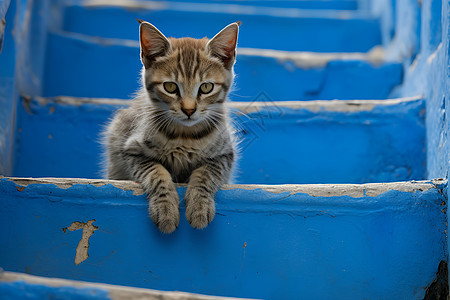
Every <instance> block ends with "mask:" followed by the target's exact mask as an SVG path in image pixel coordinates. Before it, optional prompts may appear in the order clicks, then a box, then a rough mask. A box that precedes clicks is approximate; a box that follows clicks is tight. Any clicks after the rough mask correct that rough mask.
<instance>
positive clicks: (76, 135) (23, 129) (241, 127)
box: [14, 97, 425, 184]
mask: <svg viewBox="0 0 450 300" xmlns="http://www.w3.org/2000/svg"><path fill="white" fill-rule="evenodd" d="M128 103H129V102H128V101H126V100H115V99H87V98H85V99H82V98H72V97H57V98H38V97H37V98H25V99H22V100H21V103H20V105H19V106H18V111H17V131H16V134H15V137H16V139H15V143H14V153H15V157H14V165H15V170H14V174H15V176H35V177H40V176H52V177H85V178H99V177H101V176H102V175H103V174H102V172H101V170H102V165H101V162H102V154H101V153H102V149H103V147H102V145H101V143H100V141H101V138H100V132H101V131H102V129H103V128H104V127H105V125H106V124H107V122H108V120H109V119H110V118H111V116H112V115H113V113H114V111H116V110H117V109H119V108H121V107H126V106H127V105H128ZM229 106H230V109H231V110H232V119H233V123H234V124H235V128H236V130H237V133H236V134H237V136H238V138H239V139H240V140H241V143H240V149H241V158H240V160H239V161H238V163H237V169H236V171H235V175H236V179H235V182H236V183H261V184H262V183H265V184H274V183H277V184H281V183H365V182H389V181H402V180H413V179H414V180H420V179H424V178H425V152H424V151H425V150H424V149H425V128H424V127H425V124H424V122H425V120H424V112H425V104H424V99H422V98H421V97H413V98H401V99H391V100H348V101H342V100H336V101H292V102H287V101H285V102H283V101H280V102H277V101H273V102H272V101H268V102H253V103H248V102H230V103H229Z"/></svg>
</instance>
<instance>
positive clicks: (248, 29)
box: [62, 2, 381, 52]
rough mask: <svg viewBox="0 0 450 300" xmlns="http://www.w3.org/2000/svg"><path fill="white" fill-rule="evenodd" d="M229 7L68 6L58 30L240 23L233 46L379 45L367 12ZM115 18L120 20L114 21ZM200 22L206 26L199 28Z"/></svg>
mask: <svg viewBox="0 0 450 300" xmlns="http://www.w3.org/2000/svg"><path fill="white" fill-rule="evenodd" d="M248 10H249V11H248V12H246V11H247V10H244V9H242V8H241V9H239V8H236V7H234V6H231V7H230V8H229V9H227V6H224V7H221V6H220V7H216V6H214V5H211V6H206V5H204V4H200V5H198V6H195V7H192V4H182V3H181V4H180V3H170V2H168V3H167V5H163V6H162V7H161V8H160V9H159V8H158V7H156V8H155V7H153V8H152V9H144V8H134V9H133V8H128V9H123V8H121V7H104V6H101V7H88V8H86V7H83V6H78V5H73V6H68V7H67V9H66V10H65V11H64V20H63V25H62V29H63V30H65V31H69V32H77V33H83V34H87V35H92V36H100V37H110V38H121V39H131V40H136V39H138V35H137V34H136V32H137V24H136V18H138V19H143V20H147V21H149V22H151V23H152V24H154V25H155V26H156V27H158V29H159V30H161V31H162V32H163V33H164V34H165V35H167V36H173V37H184V36H190V37H194V38H203V37H204V36H208V37H210V38H211V37H213V36H214V35H215V34H216V33H217V32H219V31H220V30H221V29H222V28H223V27H224V26H225V25H227V24H230V23H232V22H236V21H237V20H241V21H242V26H241V32H240V34H239V46H240V47H247V48H263V49H278V50H288V51H317V52H365V51H368V50H370V49H371V48H372V47H373V46H376V45H378V44H380V43H381V35H380V34H381V33H380V27H379V22H378V19H376V18H372V17H371V16H370V15H367V14H362V13H359V14H352V13H350V12H347V13H341V14H339V13H334V14H324V13H322V14H320V13H312V12H310V11H301V10H299V11H293V10H289V9H284V10H281V11H278V10H276V9H274V8H269V9H267V11H266V14H255V13H257V11H255V10H256V8H251V7H250V8H249V9H248ZM117 20H120V22H117ZM205 24H209V25H208V26H205Z"/></svg>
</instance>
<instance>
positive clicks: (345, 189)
mask: <svg viewBox="0 0 450 300" xmlns="http://www.w3.org/2000/svg"><path fill="white" fill-rule="evenodd" d="M3 180H6V181H12V182H14V184H16V186H17V190H18V191H23V190H24V189H25V188H26V187H28V186H29V185H33V184H49V185H55V186H57V187H58V188H60V189H64V190H66V189H69V188H71V187H72V186H74V185H93V186H95V187H102V186H106V185H112V186H114V187H116V188H118V189H122V190H124V191H132V194H133V195H134V196H140V195H143V194H144V191H143V190H142V188H141V186H140V184H139V183H137V182H134V181H128V180H106V179H86V178H26V177H5V176H0V183H1V181H3ZM445 185H447V180H446V179H442V178H439V179H433V180H421V181H405V182H387V183H365V184H280V185H262V184H225V185H223V186H222V188H221V190H222V191H229V190H235V189H237V190H247V191H253V190H262V191H264V192H268V193H272V194H281V193H286V192H288V193H289V194H290V195H295V194H306V195H308V196H311V197H341V196H349V197H351V198H361V197H377V196H379V195H381V194H384V193H386V192H388V191H390V190H394V191H399V192H406V193H414V192H416V191H420V192H426V191H428V190H430V189H439V186H441V187H442V186H445ZM185 187H186V185H184V184H178V188H185ZM440 194H442V193H441V192H440Z"/></svg>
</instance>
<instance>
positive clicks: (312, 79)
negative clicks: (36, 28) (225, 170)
mask: <svg viewBox="0 0 450 300" xmlns="http://www.w3.org/2000/svg"><path fill="white" fill-rule="evenodd" d="M132 45H134V46H132ZM132 45H125V44H119V43H113V44H110V45H105V44H102V42H99V41H94V40H92V39H89V38H86V37H80V36H70V35H59V34H51V35H50V36H49V42H48V48H47V58H46V61H47V62H48V63H47V69H46V76H45V78H44V96H49V97H52V96H60V95H66V96H74V97H107V98H123V99H127V98H129V97H130V96H131V95H132V93H134V92H135V91H136V89H137V88H138V86H139V83H138V82H140V78H139V74H140V71H141V68H142V64H141V62H140V54H139V46H138V44H137V42H136V43H135V44H132ZM307 63H309V64H312V66H307V65H306V64H307ZM235 73H236V75H237V76H236V80H235V81H236V88H235V89H234V91H232V93H231V95H230V98H231V99H232V100H237V101H259V100H260V97H261V94H262V93H264V94H265V97H269V98H272V99H276V100H277V101H280V100H316V99H325V100H327V99H383V98H387V97H388V96H389V95H390V93H391V92H392V90H393V89H394V87H396V86H397V85H399V84H401V81H402V75H403V72H402V66H401V64H398V63H386V64H384V65H382V66H373V65H371V64H370V63H368V62H366V61H361V60H355V61H348V60H336V61H331V62H329V63H326V62H324V63H319V62H318V63H316V64H314V63H313V62H312V61H304V62H303V67H302V65H301V62H298V63H297V64H296V62H295V61H292V60H282V59H277V58H275V57H263V56H252V55H238V57H237V63H236V65H235Z"/></svg>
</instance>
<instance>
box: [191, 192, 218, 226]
mask: <svg viewBox="0 0 450 300" xmlns="http://www.w3.org/2000/svg"><path fill="white" fill-rule="evenodd" d="M185 203H186V219H187V221H188V222H189V224H191V226H192V227H194V228H197V229H202V228H205V227H206V226H207V225H208V224H209V223H211V221H212V220H213V219H214V215H215V214H216V207H215V203H214V196H212V195H209V194H205V193H204V192H203V191H202V190H198V189H195V188H192V189H188V191H187V192H186V195H185Z"/></svg>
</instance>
